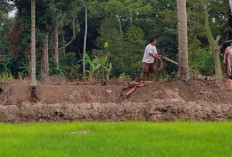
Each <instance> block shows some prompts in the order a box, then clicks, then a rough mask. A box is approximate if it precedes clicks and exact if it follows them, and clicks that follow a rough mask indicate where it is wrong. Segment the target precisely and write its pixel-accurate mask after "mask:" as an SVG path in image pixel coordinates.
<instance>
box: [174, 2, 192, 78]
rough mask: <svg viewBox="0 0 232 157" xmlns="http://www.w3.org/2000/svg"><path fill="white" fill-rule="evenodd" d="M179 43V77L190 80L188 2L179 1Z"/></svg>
mask: <svg viewBox="0 0 232 157" xmlns="http://www.w3.org/2000/svg"><path fill="white" fill-rule="evenodd" d="M177 14H178V42H179V75H180V79H181V80H185V81H187V80H189V78H190V73H189V64H188V36H187V13H186V0H177Z"/></svg>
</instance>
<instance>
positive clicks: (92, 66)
mask: <svg viewBox="0 0 232 157" xmlns="http://www.w3.org/2000/svg"><path fill="white" fill-rule="evenodd" d="M85 58H86V64H87V63H88V64H89V70H87V73H89V77H90V79H92V78H93V77H94V76H95V75H96V73H97V72H98V71H99V69H100V68H102V67H103V70H104V65H105V63H106V61H107V57H106V56H104V57H101V58H95V59H93V60H91V59H90V57H89V55H88V54H87V53H86V52H85ZM103 72H104V71H103ZM103 75H104V74H103Z"/></svg>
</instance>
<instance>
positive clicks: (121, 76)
mask: <svg viewBox="0 0 232 157" xmlns="http://www.w3.org/2000/svg"><path fill="white" fill-rule="evenodd" d="M119 79H120V80H123V81H129V82H130V81H131V80H132V78H131V76H130V75H126V74H125V73H122V74H120V76H119Z"/></svg>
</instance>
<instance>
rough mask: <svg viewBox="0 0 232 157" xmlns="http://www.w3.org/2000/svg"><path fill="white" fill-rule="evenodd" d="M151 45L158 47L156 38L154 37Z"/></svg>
mask: <svg viewBox="0 0 232 157" xmlns="http://www.w3.org/2000/svg"><path fill="white" fill-rule="evenodd" d="M150 44H152V45H156V44H157V40H156V38H155V37H152V38H151V39H150Z"/></svg>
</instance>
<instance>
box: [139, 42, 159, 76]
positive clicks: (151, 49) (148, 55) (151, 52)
mask: <svg viewBox="0 0 232 157" xmlns="http://www.w3.org/2000/svg"><path fill="white" fill-rule="evenodd" d="M156 44H157V40H156V38H152V39H151V40H150V44H148V45H147V46H146V49H145V52H144V55H143V60H142V62H143V71H142V75H141V80H144V78H145V76H146V75H147V73H148V72H149V73H150V74H152V79H153V80H155V78H156V67H155V59H157V60H160V59H161V56H160V55H159V54H158V52H157V49H156Z"/></svg>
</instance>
